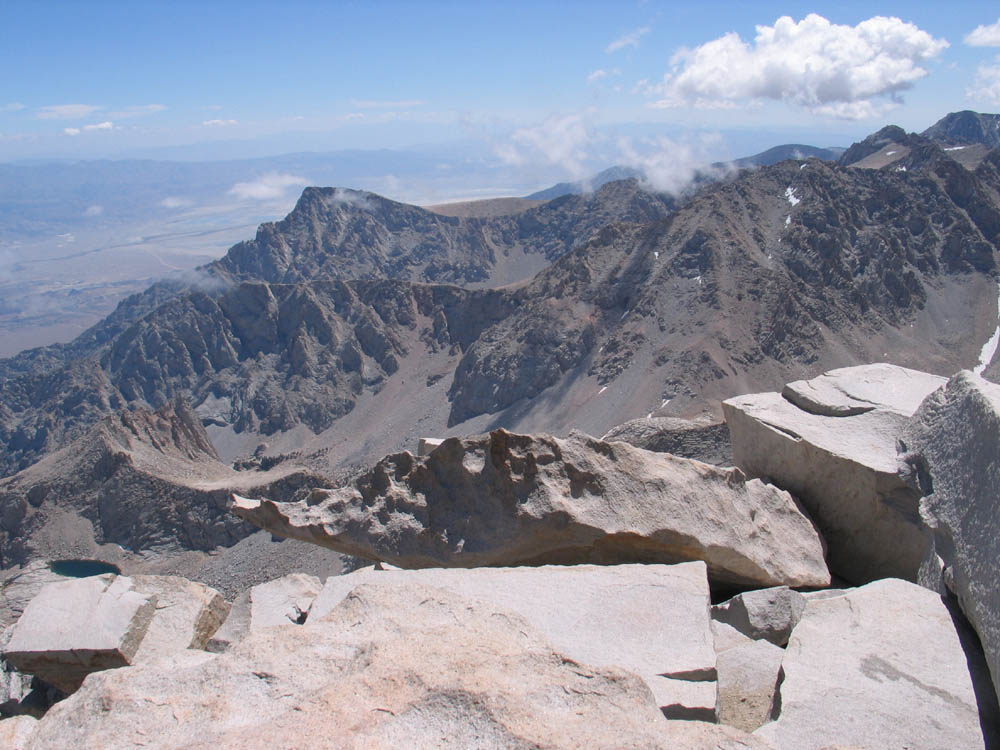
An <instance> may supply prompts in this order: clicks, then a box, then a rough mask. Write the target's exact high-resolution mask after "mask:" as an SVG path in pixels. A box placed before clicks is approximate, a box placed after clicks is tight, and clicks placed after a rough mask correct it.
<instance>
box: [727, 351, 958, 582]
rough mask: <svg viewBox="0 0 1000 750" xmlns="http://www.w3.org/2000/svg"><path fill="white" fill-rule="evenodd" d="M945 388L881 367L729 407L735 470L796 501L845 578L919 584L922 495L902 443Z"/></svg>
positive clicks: (844, 372) (738, 400) (833, 375)
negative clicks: (901, 457)
mask: <svg viewBox="0 0 1000 750" xmlns="http://www.w3.org/2000/svg"><path fill="white" fill-rule="evenodd" d="M943 382H944V379H943V378H939V377H936V376H933V375H928V374H926V373H922V372H917V371H914V370H907V369H904V368H901V367H895V366H893V365H885V364H878V365H868V366H860V367H848V368H843V369H840V370H834V371H832V372H830V373H827V374H825V375H822V376H820V377H818V378H814V379H813V380H810V381H806V382H798V383H791V384H789V385H788V386H786V388H785V390H784V392H783V393H782V394H779V393H773V392H772V393H757V394H749V395H746V396H737V397H735V398H731V399H727V400H726V401H725V402H724V403H723V409H724V410H725V413H726V422H727V423H728V424H729V429H730V431H731V433H732V438H733V460H734V462H735V463H736V465H737V466H739V467H740V468H741V469H743V470H744V471H745V472H746V473H747V475H748V476H755V477H757V476H759V477H768V478H769V481H772V482H774V483H775V484H777V485H778V486H780V487H782V488H784V489H786V490H788V491H789V492H793V493H795V495H796V497H798V498H799V499H800V501H801V502H802V504H803V505H804V506H805V507H806V508H807V509H808V510H809V513H810V514H811V515H812V517H813V518H814V519H815V520H816V524H817V526H819V528H820V529H821V530H822V532H823V535H824V538H825V539H826V541H827V544H828V546H829V560H830V568H831V570H833V571H834V572H835V573H837V574H838V575H840V576H842V577H844V578H846V579H847V580H849V581H854V582H861V583H863V582H867V581H871V580H874V579H876V578H884V577H887V576H893V577H897V578H906V579H907V580H911V581H915V580H916V579H917V571H918V569H919V567H920V561H921V560H922V558H923V556H924V554H925V551H926V548H927V543H926V540H925V539H924V534H923V531H922V529H921V526H920V519H919V516H918V513H917V508H918V504H919V500H920V493H919V492H917V491H915V490H914V489H913V488H912V487H910V486H909V485H908V484H907V483H906V482H905V481H903V479H901V478H900V477H899V476H898V474H897V457H896V440H897V439H898V438H899V436H900V435H901V434H902V432H903V430H904V428H905V426H906V424H907V422H908V421H909V418H910V417H911V416H912V414H913V412H914V411H916V409H917V407H918V406H919V404H920V402H921V401H922V400H923V398H924V397H926V396H927V395H928V394H930V393H932V392H933V391H935V390H936V389H937V388H938V387H940V385H941V384H942V383H943ZM786 394H787V395H786Z"/></svg>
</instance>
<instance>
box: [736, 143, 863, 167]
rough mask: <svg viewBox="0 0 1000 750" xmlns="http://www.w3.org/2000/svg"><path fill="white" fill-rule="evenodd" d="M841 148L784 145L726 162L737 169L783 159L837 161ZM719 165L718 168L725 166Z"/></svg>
mask: <svg viewBox="0 0 1000 750" xmlns="http://www.w3.org/2000/svg"><path fill="white" fill-rule="evenodd" d="M844 151H845V149H843V148H819V147H817V146H806V145H804V144H802V143H786V144H784V145H781V146H775V147H774V148H769V149H768V150H767V151H761V152H760V153H759V154H754V155H753V156H744V157H743V158H741V159H734V160H733V161H731V162H728V164H729V165H732V166H734V167H737V168H738V169H746V168H748V167H767V166H770V165H771V164H777V163H778V162H781V161H785V159H822V160H823V161H837V159H839V158H840V155H841V154H842V153H844ZM725 164H726V163H720V164H719V165H718V166H725Z"/></svg>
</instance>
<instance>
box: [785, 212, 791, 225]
mask: <svg viewBox="0 0 1000 750" xmlns="http://www.w3.org/2000/svg"><path fill="white" fill-rule="evenodd" d="M791 223H792V215H791V214H788V216H786V217H785V226H786V227H787V226H788V225H789V224H791Z"/></svg>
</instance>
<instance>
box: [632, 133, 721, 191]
mask: <svg viewBox="0 0 1000 750" xmlns="http://www.w3.org/2000/svg"><path fill="white" fill-rule="evenodd" d="M719 140H720V138H719V136H718V135H714V134H706V135H704V136H702V137H701V138H699V139H697V140H694V141H689V142H682V141H674V140H671V139H670V138H665V137H662V136H661V137H658V138H648V139H645V140H643V141H642V142H640V144H639V146H638V147H636V146H635V145H633V142H632V140H631V139H629V138H625V137H622V138H619V139H618V150H619V152H620V153H621V157H620V159H619V161H620V163H622V164H625V165H626V166H629V167H634V168H636V169H638V170H639V171H640V172H642V173H643V174H644V175H645V179H644V182H645V183H646V184H648V185H649V186H650V187H652V188H653V189H654V190H657V191H659V192H664V193H673V194H676V193H680V192H681V191H683V190H684V189H685V188H686V187H688V186H689V185H690V184H691V182H692V181H693V180H694V178H695V177H696V176H697V175H698V174H699V173H701V174H708V173H712V172H715V171H718V170H715V169H713V168H712V167H711V166H710V165H709V158H708V154H709V152H710V149H711V148H712V146H713V145H714V144H717V143H718V142H719Z"/></svg>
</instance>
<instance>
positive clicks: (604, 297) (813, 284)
mask: <svg viewBox="0 0 1000 750" xmlns="http://www.w3.org/2000/svg"><path fill="white" fill-rule="evenodd" d="M932 148H934V149H936V155H937V156H938V157H940V158H938V159H936V160H934V161H933V162H932V163H930V164H929V165H927V169H926V170H925V171H921V169H920V168H915V169H914V170H913V171H911V172H878V171H873V170H855V169H847V170H845V169H842V168H838V167H836V166H833V165H828V164H825V163H823V162H819V161H810V162H808V163H806V164H805V165H799V164H795V163H792V162H785V163H783V164H780V165H778V166H775V167H771V168H765V169H761V170H759V171H757V172H754V173H745V174H743V175H741V176H740V177H739V178H738V179H735V180H733V181H732V182H729V183H726V184H720V185H716V186H712V187H709V188H706V189H705V190H704V191H702V192H701V193H700V194H699V195H698V196H696V197H695V198H693V199H691V200H690V201H688V202H687V203H685V204H684V205H683V206H682V207H680V208H679V209H678V211H677V212H676V213H675V214H673V215H671V216H670V217H669V218H667V219H665V220H662V221H660V222H656V223H652V224H648V225H645V226H641V227H636V226H631V225H622V226H617V225H609V226H607V227H605V228H604V229H603V230H601V232H599V233H598V234H597V235H596V236H595V237H594V238H593V239H592V240H591V241H590V242H589V243H587V244H586V245H585V246H583V247H581V248H579V249H578V250H575V251H573V252H571V253H569V254H567V255H565V256H563V257H562V258H560V259H559V260H558V261H556V263H554V264H553V265H552V266H551V267H550V268H548V269H546V270H545V271H543V272H542V273H540V274H539V275H538V276H537V277H536V278H535V279H534V280H533V281H532V283H531V284H530V285H529V286H528V287H527V288H526V289H525V290H523V291H522V292H521V294H522V296H523V299H524V302H523V303H522V304H521V305H520V307H519V308H518V310H517V311H516V312H514V314H512V315H511V316H509V317H508V318H506V319H504V320H502V321H501V322H499V323H497V324H496V325H495V326H493V327H491V328H488V329H486V330H485V331H484V333H483V335H482V336H481V337H480V338H479V340H478V341H476V342H475V343H474V344H473V345H472V346H471V347H470V348H469V350H468V351H466V352H465V354H464V356H463V358H462V361H461V362H460V364H459V366H458V368H457V370H456V372H455V378H454V382H453V385H452V388H451V392H450V395H451V398H452V410H451V415H450V423H451V424H457V423H459V422H462V421H464V420H465V419H468V418H469V417H471V416H473V415H475V414H481V413H484V412H497V411H500V410H502V409H505V408H507V407H510V406H511V405H513V404H514V403H516V402H518V401H521V400H523V399H529V398H532V397H534V396H536V395H538V394H539V393H541V392H542V391H543V390H545V389H546V388H548V387H551V386H553V385H555V384H557V383H559V382H564V381H565V382H568V381H572V380H574V379H578V378H579V377H580V376H582V375H584V374H586V375H589V376H591V377H594V378H596V380H597V382H598V383H599V384H600V385H602V386H603V385H608V384H610V383H611V382H612V381H614V380H615V379H616V378H618V377H620V376H621V375H622V373H623V372H626V371H629V370H632V371H633V376H634V377H635V378H641V379H642V382H646V381H654V380H658V381H659V382H661V383H665V386H661V391H660V393H657V394H655V395H654V394H650V395H653V398H656V396H660V397H661V398H662V400H664V401H666V400H673V399H677V397H679V396H680V397H682V398H680V399H677V404H678V406H680V405H681V404H682V403H684V401H685V399H691V398H694V397H698V396H702V397H703V396H717V395H730V394H731V393H732V392H736V391H737V390H738V389H739V386H738V385H737V383H741V384H744V386H743V387H744V388H745V384H746V383H748V382H761V381H766V380H771V379H774V378H776V377H780V373H786V374H789V373H791V372H796V371H799V372H801V371H802V370H803V369H804V368H806V367H809V368H815V367H816V366H817V365H820V366H822V364H823V363H827V362H837V363H838V364H842V363H844V359H845V357H846V358H852V357H856V358H857V359H858V360H868V361H871V360H873V359H878V358H881V357H883V356H885V355H887V354H888V352H887V351H886V348H887V347H892V348H893V349H894V350H895V354H896V356H897V357H899V358H900V359H901V360H903V362H904V363H906V362H908V361H909V360H910V359H917V358H919V359H921V360H923V361H924V364H923V365H922V367H923V369H929V370H932V371H933V370H940V369H944V370H945V371H947V369H948V368H955V367H956V366H960V361H961V360H960V359H959V357H957V356H956V352H955V350H954V348H950V347H946V346H941V345H940V344H939V342H940V340H941V339H942V338H953V337H954V336H955V335H956V333H957V332H953V331H951V329H950V328H949V326H950V322H949V319H948V318H947V317H946V316H944V315H938V314H937V313H931V314H930V315H926V314H925V315H924V317H921V313H924V312H925V311H933V310H936V309H937V308H938V307H940V306H942V305H952V306H955V302H954V301H944V302H942V301H940V300H941V299H942V296H941V294H942V293H941V290H942V288H943V282H945V281H947V280H951V279H957V278H960V279H963V280H965V281H968V280H969V279H970V278H972V277H970V276H969V274H975V275H979V274H983V276H977V277H976V278H978V281H979V282H980V285H981V286H982V288H983V289H984V290H985V289H986V288H988V287H987V283H986V282H987V279H986V277H985V276H984V275H985V274H987V273H991V272H993V271H994V270H995V268H996V260H995V255H996V244H995V243H996V242H997V235H996V227H997V224H996V221H995V218H994V215H995V214H996V212H997V206H996V205H995V204H994V203H993V201H992V198H991V195H990V190H989V189H988V188H987V187H986V186H984V185H983V184H982V181H981V180H980V179H979V178H977V177H976V176H975V175H974V174H972V173H970V172H968V171H967V170H965V169H963V168H962V167H961V166H959V165H957V164H956V163H955V162H954V161H952V160H950V159H948V158H947V156H946V155H944V154H943V152H941V151H940V149H937V147H936V146H933V144H932ZM800 167H801V168H800ZM918 173H919V174H918ZM975 207H978V208H975ZM969 283H971V282H969ZM915 322H919V325H920V326H921V327H923V328H925V329H931V330H933V331H934V332H933V333H931V330H924V331H922V332H921V333H920V334H919V335H918V334H917V331H916V330H910V329H911V324H912V323H915ZM946 331H947V333H946ZM980 335H982V334H980ZM987 336H988V334H986V335H985V336H983V338H984V339H985V338H986V337H987ZM907 339H910V340H911V343H910V344H904V342H905V341H906V340H907ZM918 340H919V341H921V342H922V343H921V345H920V346H919V347H917V346H916V342H917V341H918ZM971 344H973V342H972V341H969V343H968V344H966V345H965V348H966V353H964V355H963V356H965V357H966V358H968V359H971V358H972V356H973V346H972V345H971ZM908 349H909V351H910V353H909V354H907V350H908ZM917 352H919V354H917ZM931 361H933V363H934V364H933V366H930V365H929V364H928V363H929V362H931ZM913 364H916V362H913ZM654 372H655V373H656V374H655V375H653V374H652V373H654ZM640 373H641V374H640ZM646 373H649V374H648V375H647V374H646ZM633 390H635V388H633ZM727 390H728V391H730V394H727V393H726V391H727ZM656 403H658V401H657V402H656Z"/></svg>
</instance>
